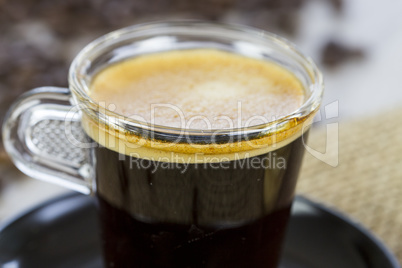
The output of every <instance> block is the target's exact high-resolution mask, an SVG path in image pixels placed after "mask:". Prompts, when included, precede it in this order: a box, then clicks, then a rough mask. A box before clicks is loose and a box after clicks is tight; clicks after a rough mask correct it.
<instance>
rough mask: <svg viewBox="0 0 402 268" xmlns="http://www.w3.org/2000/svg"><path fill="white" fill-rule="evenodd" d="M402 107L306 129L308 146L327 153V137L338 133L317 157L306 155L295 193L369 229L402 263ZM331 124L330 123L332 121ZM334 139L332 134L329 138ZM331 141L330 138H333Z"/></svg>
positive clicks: (307, 153)
mask: <svg viewBox="0 0 402 268" xmlns="http://www.w3.org/2000/svg"><path fill="white" fill-rule="evenodd" d="M401 118H402V109H400V108H398V109H395V110H392V111H388V112H384V113H382V114H380V115H377V116H373V117H367V118H365V119H359V120H358V121H349V122H344V121H341V122H339V125H338V129H339V131H337V130H336V128H332V129H331V130H329V131H327V125H322V126H320V127H318V128H313V129H312V130H311V131H310V137H309V141H308V145H309V146H310V148H313V149H316V150H318V151H321V152H323V151H325V147H326V140H327V134H328V133H330V134H336V133H334V132H338V133H339V154H338V153H337V150H336V147H337V146H338V144H336V142H331V144H328V148H327V152H326V153H325V154H324V155H321V156H319V157H318V158H322V159H324V160H325V161H327V162H331V161H332V164H333V163H335V161H334V160H335V159H336V157H337V154H338V157H339V158H338V159H339V163H338V165H337V166H336V167H333V166H331V165H328V164H326V163H325V162H323V161H322V160H319V159H317V157H315V156H313V155H312V154H311V153H309V152H306V154H305V158H304V163H303V168H302V172H301V174H300V179H299V182H298V194H303V195H305V196H307V197H309V198H310V199H313V200H315V201H318V202H321V203H324V204H325V205H327V206H329V207H332V208H336V209H337V210H338V211H340V212H343V213H344V214H346V215H348V216H349V217H351V218H352V219H354V220H356V221H358V222H360V223H361V224H363V225H364V226H365V227H366V228H368V229H369V230H371V231H373V232H374V234H375V235H376V236H377V237H378V238H380V239H381V240H382V241H383V242H384V243H385V244H386V245H387V246H388V247H389V248H390V249H391V250H392V251H393V253H394V254H395V255H396V257H397V258H398V259H399V262H401V263H402V119H401ZM332 123H333V122H332ZM332 137H333V136H332ZM332 141H333V140H332Z"/></svg>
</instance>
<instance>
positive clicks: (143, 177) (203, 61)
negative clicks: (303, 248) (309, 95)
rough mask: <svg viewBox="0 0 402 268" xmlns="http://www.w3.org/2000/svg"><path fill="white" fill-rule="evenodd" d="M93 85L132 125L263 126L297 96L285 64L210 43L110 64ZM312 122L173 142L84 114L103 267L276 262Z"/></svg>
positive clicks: (300, 93) (94, 93)
mask: <svg viewBox="0 0 402 268" xmlns="http://www.w3.org/2000/svg"><path fill="white" fill-rule="evenodd" d="M90 93H91V97H92V98H93V99H94V100H95V101H97V102H98V103H99V104H100V105H102V106H104V107H106V108H108V109H111V110H114V111H115V112H117V113H119V114H121V115H123V116H126V117H130V118H133V119H135V120H138V121H140V122H141V121H143V122H147V123H152V124H159V125H162V126H165V127H177V128H181V129H184V130H194V129H197V130H199V131H203V130H204V131H212V132H213V131H214V130H225V129H226V130H231V129H233V128H237V127H247V126H254V125H258V124H262V123H269V122H270V121H272V120H275V119H278V117H281V116H284V115H287V114H290V113H291V112H293V111H295V110H297V108H298V107H300V106H301V104H302V103H303V101H304V98H305V92H304V89H303V87H302V85H301V83H300V82H299V80H298V79H297V78H296V77H295V76H294V75H293V74H292V73H291V72H289V71H287V70H286V69H284V68H283V67H280V66H279V65H277V64H275V63H272V62H267V61H262V60H257V59H251V58H246V57H243V56H239V55H235V54H231V53H228V52H223V51H217V50H208V49H205V50H184V51H171V52H163V53H156V54H150V55H144V56H139V57H137V58H132V59H128V60H125V61H122V62H118V63H115V64H113V65H111V66H109V67H107V68H105V69H103V70H101V71H100V72H99V73H98V75H97V76H96V77H95V78H94V80H93V81H92V84H91V92H90ZM309 120H311V116H308V117H306V118H301V119H298V120H293V121H290V122H288V123H287V124H284V125H282V126H280V127H278V128H277V129H276V130H275V131H274V132H270V133H267V134H266V135H260V136H248V135H247V133H245V134H244V135H241V136H239V137H236V138H233V139H232V138H227V139H223V140H222V139H221V140H213V139H211V137H210V135H205V136H202V135H201V136H197V137H196V138H194V137H192V138H190V139H189V138H188V137H180V138H179V139H176V140H171V139H169V138H167V137H165V136H163V135H160V134H158V133H156V132H157V131H155V133H154V132H152V131H144V132H133V133H131V132H127V131H121V130H119V129H116V128H112V127H110V126H107V125H102V124H99V123H98V122H96V121H93V120H91V119H89V117H88V118H87V117H84V118H83V121H82V122H83V128H84V129H85V131H86V133H87V134H88V136H89V138H90V139H91V140H92V141H94V142H96V143H98V144H99V146H98V147H97V148H95V149H94V159H95V161H96V187H97V189H96V197H97V200H98V206H99V211H100V213H99V215H100V223H101V227H102V228H101V230H102V243H103V253H104V261H105V265H106V266H107V267H133V265H132V264H133V263H134V264H135V267H247V266H250V267H264V268H269V267H276V265H277V264H278V260H279V257H280V248H281V241H282V239H283V236H284V233H285V229H286V224H287V221H288V218H289V213H290V207H291V203H292V199H293V194H294V189H295V185H296V181H297V174H298V171H299V167H300V163H301V161H302V156H303V136H305V134H306V133H304V135H303V136H302V132H303V127H302V126H303V123H305V122H307V121H309ZM153 134H155V135H153ZM304 138H305V137H304Z"/></svg>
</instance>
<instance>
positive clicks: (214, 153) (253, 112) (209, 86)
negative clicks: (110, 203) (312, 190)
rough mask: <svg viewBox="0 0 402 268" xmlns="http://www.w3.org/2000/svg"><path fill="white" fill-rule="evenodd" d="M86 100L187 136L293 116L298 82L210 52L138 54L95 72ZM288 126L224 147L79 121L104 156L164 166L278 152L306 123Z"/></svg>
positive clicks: (267, 66)
mask: <svg viewBox="0 0 402 268" xmlns="http://www.w3.org/2000/svg"><path fill="white" fill-rule="evenodd" d="M90 97H91V98H92V99H93V100H95V101H96V102H98V103H99V104H100V105H101V106H102V107H105V108H108V109H111V110H113V111H114V112H116V113H118V114H121V115H123V116H125V117H128V118H132V119H135V120H139V121H144V122H147V123H151V124H157V125H162V126H167V127H176V128H182V129H188V130H194V129H198V130H216V129H221V130H222V129H232V128H238V127H249V126H255V125H259V124H263V123H268V122H271V121H274V120H276V119H278V118H280V117H282V116H285V115H288V114H290V113H291V112H293V111H295V110H297V108H299V107H300V106H301V105H302V103H303V102H304V100H305V90H304V88H303V86H302V84H301V83H300V81H299V80H298V79H297V78H296V77H295V76H294V75H293V74H292V73H291V72H289V71H288V70H286V69H284V68H283V67H281V66H279V65H278V64H275V63H272V62H267V61H262V60H257V59H252V58H247V57H243V56H240V55H236V54H233V53H228V52H223V51H218V50H212V49H197V50H182V51H169V52H161V53H155V54H149V55H143V56H139V57H135V58H131V59H127V60H125V61H122V62H119V63H115V64H113V65H111V66H108V67H107V68H105V69H103V70H101V71H100V72H99V73H98V74H97V75H96V76H95V78H94V79H93V81H92V84H91V86H90ZM311 119H312V115H311V116H308V117H306V118H298V119H293V120H292V121H290V122H288V123H287V124H285V125H283V126H282V127H281V128H278V129H276V131H275V132H274V133H271V134H267V135H265V136H262V137H260V138H257V139H253V140H251V141H241V142H232V143H224V144H188V143H168V142H163V141H158V140H150V139H146V138H143V137H140V136H137V135H134V134H133V133H128V132H123V131H120V130H116V129H113V128H110V127H108V126H106V125H103V124H99V123H98V122H96V120H91V119H90V118H89V117H87V116H84V117H83V127H84V129H85V131H86V132H87V134H88V135H89V136H90V137H91V138H92V139H93V140H95V141H97V142H98V143H99V144H101V145H103V146H105V147H107V148H110V149H111V150H114V151H117V152H120V153H123V154H127V155H135V156H137V157H141V158H146V159H150V160H156V161H164V162H171V161H173V162H189V163H196V162H221V161H229V160H234V159H241V158H245V157H251V156H255V155H260V154H263V153H266V152H268V151H272V150H275V149H278V148H280V147H282V146H284V145H286V144H288V143H290V142H291V141H293V140H295V139H296V138H298V137H299V136H300V135H301V134H302V130H303V129H302V126H303V125H306V124H304V123H308V122H309V121H311Z"/></svg>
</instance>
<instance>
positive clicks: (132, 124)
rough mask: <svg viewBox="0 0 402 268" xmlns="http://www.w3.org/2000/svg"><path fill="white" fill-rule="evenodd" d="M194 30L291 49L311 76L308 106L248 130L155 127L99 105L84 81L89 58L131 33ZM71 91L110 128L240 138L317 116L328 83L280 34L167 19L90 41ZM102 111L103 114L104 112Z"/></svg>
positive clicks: (73, 73) (72, 72)
mask: <svg viewBox="0 0 402 268" xmlns="http://www.w3.org/2000/svg"><path fill="white" fill-rule="evenodd" d="M189 26H191V27H194V29H192V31H193V32H194V31H197V29H201V28H202V29H204V28H208V27H212V28H215V29H217V28H219V29H220V30H222V31H231V32H233V33H235V32H237V33H239V34H240V33H241V34H247V35H253V36H254V37H257V36H258V37H260V38H261V39H265V40H266V41H270V42H271V43H274V44H276V45H278V46H280V47H281V48H284V49H286V50H288V51H289V52H292V53H294V54H295V55H297V56H298V57H299V58H300V59H301V60H302V66H303V69H305V70H306V72H307V73H308V74H309V76H310V78H311V81H312V83H309V85H308V87H309V88H310V91H311V95H310V96H309V98H307V99H306V100H305V101H304V103H303V104H302V105H301V106H300V107H299V108H298V109H297V110H295V111H294V112H292V113H289V114H287V115H285V116H282V117H280V118H278V119H276V120H272V121H269V122H267V123H263V124H258V125H252V126H247V127H237V128H225V129H207V130H206V129H186V128H179V127H169V126H164V125H157V124H151V123H148V122H144V121H138V120H134V119H131V118H129V117H126V116H124V115H122V114H119V113H116V112H113V111H111V110H109V109H107V108H106V107H102V106H100V105H99V104H98V103H97V102H95V101H94V100H93V99H92V98H91V97H90V96H89V94H88V93H87V92H89V85H88V83H87V81H86V80H85V79H84V78H85V77H84V76H85V75H88V74H84V75H82V74H81V73H80V70H81V69H82V68H85V67H86V66H88V63H89V62H88V58H89V56H93V55H94V54H95V53H96V51H97V50H99V49H102V48H105V47H108V46H110V45H112V44H114V42H116V41H117V40H119V38H121V37H123V36H129V35H131V34H141V32H146V31H149V30H152V29H157V28H163V27H171V28H174V27H177V28H179V27H189ZM68 81H69V88H70V90H71V92H72V94H73V95H74V96H75V97H77V100H78V102H79V104H82V105H84V107H85V108H89V109H90V110H94V111H97V113H96V114H97V117H98V118H102V119H103V120H105V122H108V123H106V124H107V125H110V123H109V122H113V124H116V126H118V127H121V128H123V129H126V130H132V129H142V130H148V131H152V132H159V133H165V134H176V135H183V134H185V135H189V136H193V135H194V136H206V135H215V136H216V135H217V134H218V135H230V136H233V135H236V134H241V135H244V134H249V133H256V132H266V131H267V130H269V129H271V128H272V127H275V126H277V125H280V124H281V123H284V122H286V121H289V120H291V119H294V118H300V117H304V116H308V115H309V114H312V113H314V112H315V111H316V110H317V109H318V107H319V106H320V104H321V99H322V95H323V90H324V81H323V75H322V73H321V71H320V70H319V69H318V67H317V65H316V64H315V63H314V62H313V60H312V59H311V58H310V57H308V56H306V55H304V53H302V52H301V51H300V49H298V48H297V46H296V45H294V44H293V43H291V42H290V41H288V40H286V39H285V38H283V37H280V36H278V35H276V34H273V33H270V32H267V31H264V30H260V29H256V28H252V27H249V26H244V25H239V24H226V23H220V22H206V21H200V20H166V21H156V22H148V23H142V24H136V25H132V26H128V27H125V28H121V29H118V30H115V31H112V32H110V33H108V34H105V35H103V36H101V37H99V38H97V39H95V40H94V41H92V42H90V43H89V44H88V45H86V46H85V47H84V48H83V49H82V50H81V51H80V52H79V53H78V55H77V56H76V57H75V59H74V60H73V62H72V63H71V65H70V69H69V75H68ZM100 111H102V112H100Z"/></svg>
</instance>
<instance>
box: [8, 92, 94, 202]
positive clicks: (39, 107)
mask: <svg viewBox="0 0 402 268" xmlns="http://www.w3.org/2000/svg"><path fill="white" fill-rule="evenodd" d="M70 100H71V93H70V90H69V89H67V88H58V87H40V88H35V89H32V90H31V91H29V92H27V93H25V94H23V95H22V96H21V97H20V98H19V99H18V100H17V101H16V102H15V103H14V104H13V106H12V107H11V108H10V110H9V111H8V113H7V115H6V117H5V119H4V123H3V143H4V147H5V149H6V151H7V153H8V154H9V155H10V157H11V159H12V161H13V162H14V164H15V165H16V166H17V167H18V169H20V170H21V171H22V172H23V173H25V174H26V175H28V176H30V177H33V178H35V179H39V180H44V181H48V182H52V183H55V184H59V185H61V186H64V187H66V188H70V189H72V190H75V191H78V192H81V193H84V194H91V192H92V179H93V174H94V173H93V165H91V161H90V150H89V149H88V146H87V148H83V147H85V146H78V147H77V146H76V145H73V143H72V142H71V141H72V139H74V141H75V142H78V143H80V144H85V145H88V143H87V142H86V141H85V139H86V136H85V135H84V132H83V130H82V128H81V125H80V121H79V120H80V118H79V116H78V117H77V116H75V117H73V116H68V115H69V112H70V111H71V109H72V106H71V102H70Z"/></svg>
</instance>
